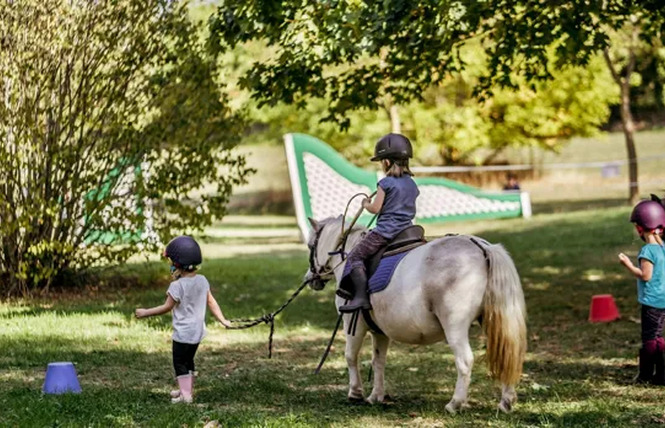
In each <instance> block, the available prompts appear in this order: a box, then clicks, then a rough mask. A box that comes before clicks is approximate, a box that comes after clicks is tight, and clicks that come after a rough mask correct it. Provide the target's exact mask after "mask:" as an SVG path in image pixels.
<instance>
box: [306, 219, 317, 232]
mask: <svg viewBox="0 0 665 428" xmlns="http://www.w3.org/2000/svg"><path fill="white" fill-rule="evenodd" d="M307 220H309V224H311V225H312V229H314V230H319V222H318V221H316V220H314V219H313V218H312V217H307Z"/></svg>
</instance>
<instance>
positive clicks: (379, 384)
mask: <svg viewBox="0 0 665 428" xmlns="http://www.w3.org/2000/svg"><path fill="white" fill-rule="evenodd" d="M389 344H390V339H388V337H387V336H385V335H383V334H376V333H372V349H373V353H372V368H373V369H374V387H373V388H372V393H371V394H370V396H369V397H367V401H369V402H370V403H382V402H383V400H384V398H385V395H386V394H385V391H384V389H383V379H384V373H385V368H386V356H387V354H388V345H389Z"/></svg>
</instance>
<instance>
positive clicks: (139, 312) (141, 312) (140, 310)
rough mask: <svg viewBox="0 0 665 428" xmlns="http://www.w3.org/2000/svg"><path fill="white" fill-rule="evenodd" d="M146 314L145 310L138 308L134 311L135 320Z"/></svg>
mask: <svg viewBox="0 0 665 428" xmlns="http://www.w3.org/2000/svg"><path fill="white" fill-rule="evenodd" d="M146 312H148V311H147V310H146V309H143V308H138V309H136V310H135V311H134V315H135V316H136V318H144V317H145V316H146Z"/></svg>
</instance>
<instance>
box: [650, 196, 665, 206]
mask: <svg viewBox="0 0 665 428" xmlns="http://www.w3.org/2000/svg"><path fill="white" fill-rule="evenodd" d="M651 200H652V201H656V202H658V203H659V204H661V205H663V201H661V200H660V198H659V197H658V196H656V195H654V194H653V193H652V194H651Z"/></svg>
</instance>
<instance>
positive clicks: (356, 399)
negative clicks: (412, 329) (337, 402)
mask: <svg viewBox="0 0 665 428" xmlns="http://www.w3.org/2000/svg"><path fill="white" fill-rule="evenodd" d="M346 400H347V402H348V403H349V404H365V399H364V398H363V397H354V396H351V395H349V396H348V397H346Z"/></svg>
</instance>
